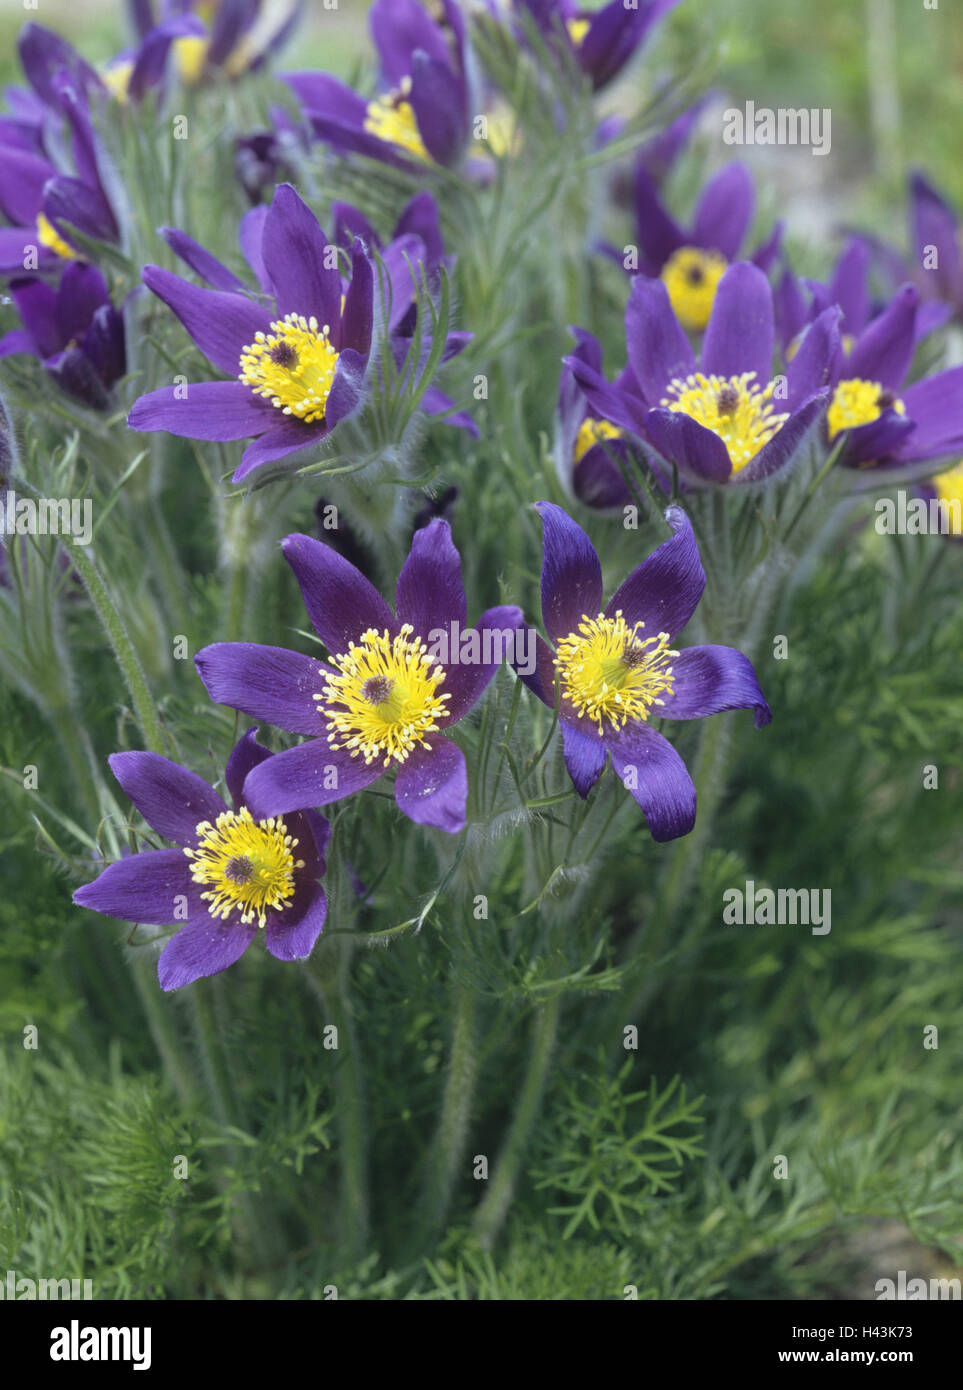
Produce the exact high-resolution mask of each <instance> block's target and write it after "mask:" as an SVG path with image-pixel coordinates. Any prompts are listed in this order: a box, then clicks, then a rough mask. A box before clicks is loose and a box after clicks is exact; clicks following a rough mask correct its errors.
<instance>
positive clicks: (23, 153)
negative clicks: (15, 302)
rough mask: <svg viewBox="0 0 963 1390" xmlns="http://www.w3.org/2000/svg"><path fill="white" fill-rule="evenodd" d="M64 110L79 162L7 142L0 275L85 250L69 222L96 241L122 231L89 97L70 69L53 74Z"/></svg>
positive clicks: (51, 266)
mask: <svg viewBox="0 0 963 1390" xmlns="http://www.w3.org/2000/svg"><path fill="white" fill-rule="evenodd" d="M53 91H54V95H55V97H56V101H57V110H58V112H59V113H60V114H61V115H62V116H63V117H64V118H65V121H66V129H67V131H68V133H69V137H70V139H69V145H70V153H71V156H72V166H71V167H70V171H69V172H67V171H66V168H65V165H66V160H65V159H64V157H63V155H61V154H60V153H59V152H58V161H57V162H54V161H53V160H51V159H48V158H47V156H46V154H44V153H39V152H37V151H35V150H32V149H29V148H26V147H25V146H24V145H4V146H2V147H0V212H2V213H3V215H4V217H5V218H6V220H7V221H8V222H9V223H10V224H11V225H10V226H8V227H0V275H22V274H23V273H24V272H25V271H26V272H28V273H33V272H35V271H39V272H41V273H46V272H49V271H53V270H56V269H57V268H59V267H61V266H63V265H64V263H65V262H67V261H73V260H81V259H82V258H83V254H84V253H83V252H82V251H81V250H80V248H79V247H78V246H77V244H76V242H75V241H74V240H72V238H71V235H70V232H69V230H68V229H67V228H66V227H65V226H63V225H62V224H63V223H64V222H69V223H70V224H71V225H72V226H75V227H76V228H77V230H78V231H80V232H82V233H83V234H84V235H85V236H89V237H92V238H93V239H94V240H97V241H105V242H117V241H118V240H119V239H120V233H119V228H118V223H117V218H116V216H115V213H114V209H113V207H112V205H111V200H110V198H109V197H108V195H107V192H106V190H105V186H104V181H103V175H102V171H101V161H102V154H101V150H100V144H99V141H98V139H97V136H96V134H95V132H94V128H93V125H92V123H91V119H90V113H89V111H88V109H87V106H86V104H85V103H84V101H83V100H82V99H81V97H80V96H79V95H78V93H77V91H76V89H75V88H74V87H73V86H72V85H71V83H70V80H69V78H68V77H67V75H66V74H65V73H60V74H59V75H58V76H57V77H56V78H55V79H53Z"/></svg>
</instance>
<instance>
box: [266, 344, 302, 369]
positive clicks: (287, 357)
mask: <svg viewBox="0 0 963 1390" xmlns="http://www.w3.org/2000/svg"><path fill="white" fill-rule="evenodd" d="M268 356H269V357H270V359H271V361H272V362H273V363H274V365H275V366H276V367H286V368H287V370H288V371H289V372H290V371H293V370H294V368H295V367H296V366H297V365H298V354H297V351H296V350H295V348H294V347H292V345H291V344H290V343H286V342H283V341H282V342H280V343H275V344H274V347H273V348H272V349H271V351H270V352H269V353H268Z"/></svg>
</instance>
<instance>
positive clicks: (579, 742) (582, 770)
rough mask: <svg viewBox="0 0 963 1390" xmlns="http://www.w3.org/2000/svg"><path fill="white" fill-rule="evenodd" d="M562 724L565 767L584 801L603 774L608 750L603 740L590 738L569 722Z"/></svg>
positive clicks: (563, 721) (562, 722)
mask: <svg viewBox="0 0 963 1390" xmlns="http://www.w3.org/2000/svg"><path fill="white" fill-rule="evenodd" d="M560 722H561V725H562V748H563V752H564V755H565V766H566V767H567V769H568V775H569V776H570V777H571V779H572V781H573V783H574V785H575V790H576V791H577V792H578V794H579V796H580V797H581V798H582V800H583V801H584V800H585V798H586V797H587V796H588V794H589V792H590V791H591V790H592V788H593V787H594V786H595V784H596V782H597V781H598V780H599V777H600V776H601V774H602V769H603V767H604V766H605V759H606V756H607V750H606V747H605V744H604V743H603V742H602V740H601V739H596V738H588V737H587V736H586V735H585V734H582V733H579V731H578V729H576V728H574V727H573V726H572V725H571V724H569V723H567V721H565V720H562V721H560Z"/></svg>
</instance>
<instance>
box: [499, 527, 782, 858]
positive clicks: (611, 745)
mask: <svg viewBox="0 0 963 1390" xmlns="http://www.w3.org/2000/svg"><path fill="white" fill-rule="evenodd" d="M537 510H538V512H539V514H540V515H541V518H542V526H543V538H544V539H543V546H544V554H543V560H542V620H543V622H544V625H545V631H546V633H547V635H548V639H549V641H548V642H545V641H544V640H543V639H542V637H541V636H536V637H535V639H534V640H535V642H536V650H537V659H536V669H535V671H534V673H533V674H531V675H528V674H524V673H521V672H520V674H521V677H522V680H524V682H525V684H526V685H527V686H528V687H529V689H530V690H532V691H533V692H534V693H535V695H537V696H538V698H539V699H540V700H541V701H542V702H543V703H544V704H546V705H548V706H549V708H554V707H555V704H556V691H557V701H558V717H559V723H560V725H561V728H562V739H563V751H564V756H565V765H566V767H567V768H568V771H569V775H570V776H571V778H572V781H573V783H574V784H575V789H576V791H577V792H578V794H579V796H582V797H586V796H588V794H589V792H590V791H591V789H592V787H593V786H594V785H595V783H596V781H597V780H598V778H599V776H600V775H601V773H602V769H603V768H604V766H605V761H606V757H607V756H608V755H611V758H612V766H613V768H614V770H615V773H616V775H617V776H618V777H619V778H620V779H621V781H622V782H623V784H624V785H625V787H626V788H627V789H628V790H629V791H631V793H632V795H633V796H634V798H635V800H636V801H637V802H638V803H639V805H640V806H641V807H642V810H643V811H644V813H645V818H646V820H647V822H648V825H649V830H650V831H651V833H652V837H653V839H655V840H660V841H663V840H674V839H676V838H677V837H678V836H680V835H687V834H688V833H689V831H690V830H691V829H692V827H693V825H694V824H695V819H696V792H695V787H694V786H693V784H692V780H691V778H690V777H689V774H688V772H687V770H686V767H685V763H684V762H683V760H682V758H681V757H680V756H679V754H678V753H677V752H676V751H675V749H674V748H673V747H672V745H671V744H670V743H669V742H668V740H667V739H666V738H664V737H663V735H662V734H661V733H658V732H657V731H656V730H655V729H654V728H653V727H652V721H653V720H655V719H701V718H704V717H705V716H706V715H710V714H719V713H721V712H722V711H723V710H731V709H752V710H754V712H755V723H756V727H757V728H759V727H761V726H762V725H764V724H768V723H769V722H770V720H771V719H772V712H771V710H770V709H769V706H768V704H767V703H766V700H765V697H764V696H763V694H762V691H761V690H760V688H759V683H758V681H757V679H756V675H755V672H754V671H753V668H752V664H751V663H750V661H749V660H748V658H747V657H745V656H743V654H742V653H741V652H738V651H736V650H735V649H734V648H732V647H721V646H702V647H689V648H686V649H684V650H681V651H680V650H676V648H675V642H676V640H677V639H678V636H679V634H680V633H681V631H682V630H683V628H684V627H685V626H686V624H687V623H688V621H689V619H690V618H691V616H692V614H693V612H694V610H695V607H696V605H697V604H698V602H699V599H700V597H701V595H702V591H703V589H704V588H705V582H706V580H705V573H704V571H703V568H702V562H701V560H700V558H699V551H698V547H697V546H696V542H695V537H694V536H693V534H692V527H691V524H690V522H689V519H688V517H687V516H686V515H685V513H684V512H683V511H682V509H681V508H679V507H670V508H669V509H668V510H667V512H666V520H667V521H668V522H669V524H670V526H671V527H672V529H673V531H674V532H675V534H674V535H673V536H672V538H671V539H670V540H667V541H665V542H664V543H663V544H662V545H660V546H658V548H657V549H656V550H654V551H653V552H652V554H651V555H650V556H649V557H648V559H646V560H644V561H643V562H642V564H641V565H639V566H638V568H637V569H635V570H633V571H632V573H631V574H630V575H629V577H628V578H627V579H626V580H625V582H624V583H623V584H621V585H620V587H619V588H618V589H617V590H616V592H615V593H614V594H613V596H612V598H611V599H610V600H609V602H608V603H607V604H605V605H604V606H603V594H602V567H601V564H600V563H599V558H598V555H597V554H596V552H595V549H594V547H593V546H592V543H591V541H590V540H589V538H588V536H587V535H586V534H585V532H584V531H583V530H582V528H581V527H580V526H578V525H576V523H575V522H574V521H573V520H572V519H571V517H570V516H568V514H567V513H566V512H564V511H563V510H562V508H561V507H557V506H555V505H554V504H553V503H551V502H539V503H538V504H537ZM549 643H551V645H549Z"/></svg>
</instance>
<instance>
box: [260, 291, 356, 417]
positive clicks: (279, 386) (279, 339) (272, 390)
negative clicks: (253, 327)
mask: <svg viewBox="0 0 963 1390" xmlns="http://www.w3.org/2000/svg"><path fill="white" fill-rule="evenodd" d="M329 332H330V328H329V326H328V324H324V326H323V327H319V326H318V321H317V319H316V318H314V317H313V316H312V317H311V318H309V319H306V318H303V317H302V316H301V315H300V314H285V316H284V318H283V319H279V320H276V321H275V322H274V323H272V324H271V331H270V333H258V334H257V335H256V336H255V339H254V342H253V343H250V344H249V345H248V346H247V347H245V348H243V349H242V351H241V370H240V373H239V375H238V379H239V380H240V381H243V383H244V385H245V386H250V388H251V390H252V391H253V392H254V394H255V395H256V396H266V397H267V399H268V400H269V401H270V402H271V404H272V405H273V406H276V407H277V409H278V410H281V411H283V412H284V414H285V415H296V416H297V418H298V419H299V420H305V421H308V422H310V421H312V420H323V419H324V411H325V407H326V405H327V400H328V395H329V394H330V391H331V387H332V384H333V382H334V370H335V367H336V366H337V365H338V354H337V353H336V352H335V350H334V348H333V347H332V346H331V342H330V339H329V338H328V334H329Z"/></svg>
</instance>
